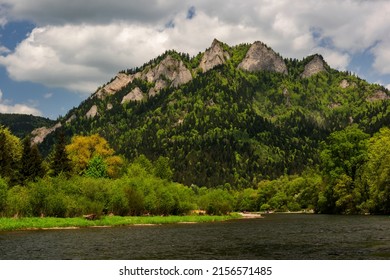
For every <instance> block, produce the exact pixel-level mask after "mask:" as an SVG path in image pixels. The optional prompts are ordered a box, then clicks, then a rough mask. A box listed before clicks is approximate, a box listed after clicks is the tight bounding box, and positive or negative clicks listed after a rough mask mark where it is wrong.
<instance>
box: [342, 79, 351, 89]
mask: <svg viewBox="0 0 390 280" xmlns="http://www.w3.org/2000/svg"><path fill="white" fill-rule="evenodd" d="M349 86H350V84H349V82H348V81H347V80H346V79H344V80H342V81H341V82H340V87H341V88H347V87H349Z"/></svg>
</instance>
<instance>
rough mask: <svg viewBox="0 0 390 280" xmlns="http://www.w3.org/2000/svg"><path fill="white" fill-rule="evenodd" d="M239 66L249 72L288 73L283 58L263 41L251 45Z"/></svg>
mask: <svg viewBox="0 0 390 280" xmlns="http://www.w3.org/2000/svg"><path fill="white" fill-rule="evenodd" d="M238 68H239V69H243V70H246V71H249V72H257V71H271V72H278V73H284V74H287V66H286V64H285V63H284V61H283V59H282V58H281V57H280V56H279V55H277V54H276V53H275V52H274V51H273V50H272V49H270V48H268V47H267V46H266V45H264V44H263V43H261V42H255V43H254V44H253V45H252V46H251V47H250V49H249V51H248V52H247V54H246V56H245V58H244V60H243V61H242V62H241V63H240V64H239V65H238Z"/></svg>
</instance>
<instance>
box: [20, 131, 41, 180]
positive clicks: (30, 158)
mask: <svg viewBox="0 0 390 280" xmlns="http://www.w3.org/2000/svg"><path fill="white" fill-rule="evenodd" d="M42 162H43V160H42V156H41V154H40V152H39V149H38V147H37V145H35V144H34V145H31V139H30V138H29V137H26V138H25V139H24V141H23V153H22V160H21V169H20V175H21V179H22V181H24V182H25V181H33V180H35V179H36V178H37V177H43V175H44V173H45V172H44V168H43V165H42Z"/></svg>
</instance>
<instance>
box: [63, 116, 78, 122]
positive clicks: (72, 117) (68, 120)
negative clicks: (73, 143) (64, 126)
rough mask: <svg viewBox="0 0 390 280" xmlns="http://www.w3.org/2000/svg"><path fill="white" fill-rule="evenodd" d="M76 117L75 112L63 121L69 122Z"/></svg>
mask: <svg viewBox="0 0 390 280" xmlns="http://www.w3.org/2000/svg"><path fill="white" fill-rule="evenodd" d="M75 119H76V115H75V114H73V115H72V116H70V118H68V119H67V120H66V122H65V123H71V122H72V121H73V120H75Z"/></svg>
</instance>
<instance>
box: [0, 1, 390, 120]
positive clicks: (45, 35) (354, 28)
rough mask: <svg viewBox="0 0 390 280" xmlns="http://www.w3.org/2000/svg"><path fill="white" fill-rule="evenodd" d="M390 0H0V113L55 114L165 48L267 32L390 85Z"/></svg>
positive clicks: (263, 36)
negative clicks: (117, 74) (121, 71)
mask: <svg viewBox="0 0 390 280" xmlns="http://www.w3.org/2000/svg"><path fill="white" fill-rule="evenodd" d="M389 15H390V1H388V0H278V1H275V0H245V1H243V0H213V1H209V0H192V1H190V0H164V1H163V0H145V1H135V0H127V1H123V0H110V1H106V0H83V1H80V0H67V1H63V0H34V1H31V0H0V113H24V114H33V115H39V116H44V117H49V118H52V119H56V118H57V117H59V116H63V115H65V114H66V113H67V111H68V110H70V109H71V108H73V107H76V106H78V105H79V104H80V102H81V101H83V100H84V99H85V98H87V97H88V96H89V95H91V94H92V93H93V92H95V91H96V89H97V88H98V87H99V86H101V85H103V84H105V83H106V82H108V81H110V80H111V78H113V77H114V76H115V75H116V73H117V72H119V71H120V70H124V69H128V68H133V67H137V66H141V65H143V64H144V63H146V62H148V61H149V60H151V59H153V58H155V57H157V56H158V55H160V54H162V53H163V52H164V51H166V50H170V49H175V50H177V51H179V52H184V53H189V54H190V55H196V54H198V53H199V52H203V51H204V50H205V49H206V48H208V47H209V46H210V45H211V43H212V41H213V39H214V38H217V39H218V40H220V41H223V42H225V43H227V44H229V45H231V46H234V45H237V44H240V43H253V42H255V41H262V42H264V43H266V44H267V45H268V46H270V47H272V48H273V49H274V50H275V51H276V52H279V53H280V54H281V55H282V56H283V57H285V58H298V59H302V58H304V57H306V56H308V55H311V54H315V53H319V54H322V55H323V57H324V58H325V60H326V61H327V63H328V64H329V65H330V66H331V67H333V68H335V69H338V70H348V71H351V72H354V73H356V74H357V75H358V76H360V77H361V78H363V79H366V80H367V81H369V82H372V83H378V84H381V85H384V86H385V87H387V88H389V89H390V32H389V30H390V20H389V19H388V17H389Z"/></svg>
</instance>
